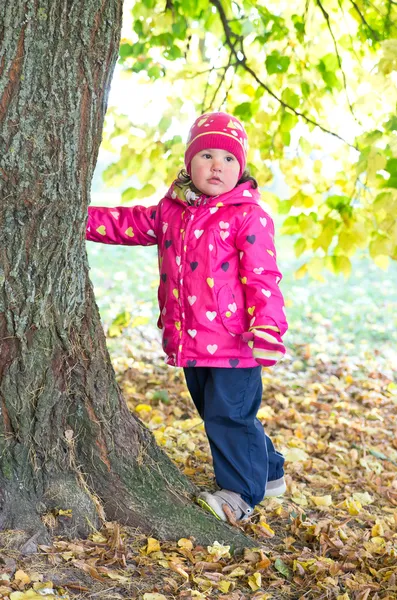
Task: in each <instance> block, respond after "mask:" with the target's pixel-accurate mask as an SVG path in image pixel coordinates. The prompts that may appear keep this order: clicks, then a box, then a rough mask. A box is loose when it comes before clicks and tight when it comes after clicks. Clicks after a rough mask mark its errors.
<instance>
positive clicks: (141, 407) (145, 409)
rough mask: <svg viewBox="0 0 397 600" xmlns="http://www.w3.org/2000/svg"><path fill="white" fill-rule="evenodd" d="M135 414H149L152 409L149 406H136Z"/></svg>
mask: <svg viewBox="0 0 397 600" xmlns="http://www.w3.org/2000/svg"><path fill="white" fill-rule="evenodd" d="M135 410H136V412H138V413H140V412H145V411H146V412H150V411H151V410H152V407H151V406H150V405H149V404H137V406H136V407H135Z"/></svg>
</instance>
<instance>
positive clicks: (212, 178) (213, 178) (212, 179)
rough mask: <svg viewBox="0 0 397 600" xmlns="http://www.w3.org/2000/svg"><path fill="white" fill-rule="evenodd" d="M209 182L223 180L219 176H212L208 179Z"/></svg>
mask: <svg viewBox="0 0 397 600" xmlns="http://www.w3.org/2000/svg"><path fill="white" fill-rule="evenodd" d="M208 182H209V183H222V182H221V180H220V179H219V177H211V178H210V179H208Z"/></svg>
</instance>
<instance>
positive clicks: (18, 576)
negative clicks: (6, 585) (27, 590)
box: [14, 570, 30, 585]
mask: <svg viewBox="0 0 397 600" xmlns="http://www.w3.org/2000/svg"><path fill="white" fill-rule="evenodd" d="M14 579H15V581H18V582H20V583H23V584H24V585H27V584H28V583H30V577H29V575H28V574H27V573H25V571H21V570H18V571H16V573H15V575H14Z"/></svg>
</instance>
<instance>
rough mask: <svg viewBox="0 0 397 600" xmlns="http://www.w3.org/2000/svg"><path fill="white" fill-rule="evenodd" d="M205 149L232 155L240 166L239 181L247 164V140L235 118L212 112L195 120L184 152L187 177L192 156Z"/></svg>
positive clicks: (242, 128)
mask: <svg viewBox="0 0 397 600" xmlns="http://www.w3.org/2000/svg"><path fill="white" fill-rule="evenodd" d="M207 148H208V149H210V148H212V149H214V150H215V149H216V150H226V151H227V152H230V153H231V154H233V155H234V156H235V157H236V158H237V160H238V162H239V164H240V173H239V179H240V177H241V175H242V174H243V172H244V169H245V165H246V164H247V149H248V138H247V134H246V132H245V129H244V127H243V126H242V124H241V123H240V121H239V120H238V119H236V117H233V116H232V115H228V114H227V113H223V112H214V113H206V114H205V115H201V116H200V117H198V118H197V119H196V120H195V122H194V123H193V125H192V127H191V129H190V131H189V137H188V139H187V145H186V151H185V165H186V170H187V172H188V173H189V175H190V164H191V162H192V158H193V156H195V155H196V154H197V152H200V151H201V150H206V149H207Z"/></svg>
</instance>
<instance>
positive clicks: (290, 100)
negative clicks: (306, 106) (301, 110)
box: [281, 88, 300, 108]
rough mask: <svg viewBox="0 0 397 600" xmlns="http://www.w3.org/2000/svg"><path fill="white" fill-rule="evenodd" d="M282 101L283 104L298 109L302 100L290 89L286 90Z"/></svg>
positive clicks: (282, 95)
mask: <svg viewBox="0 0 397 600" xmlns="http://www.w3.org/2000/svg"><path fill="white" fill-rule="evenodd" d="M281 99H282V101H283V102H285V103H286V104H288V105H289V106H291V107H292V108H298V106H299V103H300V98H299V96H298V95H297V94H295V92H293V91H292V90H291V89H290V88H285V90H283V93H282V94H281Z"/></svg>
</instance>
